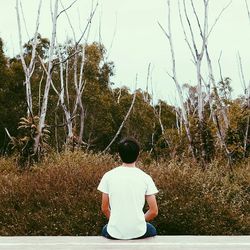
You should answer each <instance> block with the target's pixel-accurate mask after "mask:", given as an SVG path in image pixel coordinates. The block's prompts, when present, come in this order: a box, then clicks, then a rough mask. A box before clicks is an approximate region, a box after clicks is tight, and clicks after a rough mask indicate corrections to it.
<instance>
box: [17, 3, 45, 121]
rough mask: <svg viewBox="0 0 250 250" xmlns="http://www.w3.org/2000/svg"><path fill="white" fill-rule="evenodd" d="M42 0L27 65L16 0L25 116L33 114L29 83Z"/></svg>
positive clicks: (32, 68) (33, 63)
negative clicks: (25, 107) (25, 105)
mask: <svg viewBox="0 0 250 250" xmlns="http://www.w3.org/2000/svg"><path fill="white" fill-rule="evenodd" d="M41 4H42V0H40V2H39V7H38V12H37V20H36V29H35V33H34V38H32V53H31V59H30V63H29V65H28V66H27V65H26V62H25V60H24V56H23V47H22V29H21V22H20V14H19V1H18V0H16V13H17V25H18V34H19V49H20V58H21V62H22V67H23V71H24V74H25V82H24V85H25V88H26V102H27V105H28V107H27V116H28V117H29V116H30V115H31V116H33V105H32V93H31V83H30V79H31V76H32V74H33V72H34V69H35V56H36V47H37V36H38V28H39V19H40V10H41Z"/></svg>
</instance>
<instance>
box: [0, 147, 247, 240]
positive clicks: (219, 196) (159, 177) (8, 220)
mask: <svg viewBox="0 0 250 250" xmlns="http://www.w3.org/2000/svg"><path fill="white" fill-rule="evenodd" d="M118 164H119V163H117V162H115V160H114V159H113V158H112V157H111V156H108V155H101V154H95V155H94V154H84V153H82V152H74V153H69V152H67V153H64V154H61V155H51V156H50V157H49V158H47V159H46V160H45V161H44V162H43V163H40V164H39V165H36V166H34V167H32V168H31V169H29V170H25V171H20V170H18V168H16V166H15V161H14V159H6V158H2V159H0V200H1V202H0V235H12V236H13V235H99V234H100V231H101V228H102V226H103V225H104V224H105V223H106V222H107V221H106V219H105V218H104V216H103V215H102V214H101V211H100V203H101V194H100V193H99V192H98V191H97V190H96V188H97V185H98V184H99V181H100V179H101V177H102V176H103V174H104V173H105V172H106V171H108V170H110V169H111V168H112V167H115V166H117V165H118ZM138 165H139V166H140V167H141V168H142V169H144V170H145V171H146V172H147V173H149V174H150V175H151V176H152V177H153V179H154V180H155V182H156V185H157V187H158V189H159V190H160V192H159V194H158V196H157V199H158V204H159V215H158V217H157V219H155V221H153V222H152V223H153V224H154V225H155V226H156V227H157V229H158V233H159V234H207V235H218V234H221V235H224V234H228V235H237V234H249V233H250V224H249V219H250V217H249V203H248V201H249V192H250V190H249V180H250V178H249V170H250V166H249V164H242V166H235V172H234V175H229V174H228V169H227V168H226V167H223V166H220V165H219V163H218V162H216V161H214V162H213V163H211V164H210V165H209V166H208V167H207V169H206V170H205V171H202V170H201V169H200V168H199V167H198V166H196V165H195V164H193V163H192V162H191V161H190V162H189V161H188V160H186V162H185V161H183V162H178V161H175V160H173V161H170V162H162V163H158V164H156V163H150V164H149V165H146V166H143V164H142V163H139V164H138Z"/></svg>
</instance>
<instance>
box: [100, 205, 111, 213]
mask: <svg viewBox="0 0 250 250" xmlns="http://www.w3.org/2000/svg"><path fill="white" fill-rule="evenodd" d="M101 210H102V212H103V213H104V214H107V213H108V212H109V206H106V205H102V207H101Z"/></svg>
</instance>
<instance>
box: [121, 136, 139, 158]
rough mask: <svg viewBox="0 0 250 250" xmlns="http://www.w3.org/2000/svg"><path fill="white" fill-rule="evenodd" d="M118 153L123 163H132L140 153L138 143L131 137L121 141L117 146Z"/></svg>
mask: <svg viewBox="0 0 250 250" xmlns="http://www.w3.org/2000/svg"><path fill="white" fill-rule="evenodd" d="M118 152H119V155H120V157H121V159H122V162H124V163H133V162H135V161H136V160H137V157H138V155H139V152H140V145H139V143H138V141H137V140H136V139H134V138H132V137H126V138H124V139H122V140H121V141H120V142H119V144H118Z"/></svg>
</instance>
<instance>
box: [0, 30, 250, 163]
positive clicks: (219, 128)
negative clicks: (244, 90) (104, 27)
mask: <svg viewBox="0 0 250 250" xmlns="http://www.w3.org/2000/svg"><path fill="white" fill-rule="evenodd" d="M38 41H39V42H38V44H37V55H36V58H35V62H34V65H35V67H34V69H33V70H34V71H33V72H32V73H33V74H32V76H31V78H30V83H31V84H30V85H31V93H32V109H31V107H30V108H28V107H27V106H28V105H27V100H26V93H25V86H24V83H25V74H24V71H23V68H22V63H21V60H20V57H19V56H16V57H14V58H8V57H6V55H5V54H4V44H3V41H2V40H1V42H0V72H1V73H0V75H1V78H0V102H1V110H0V112H1V114H0V117H1V122H0V142H1V145H0V148H1V154H2V155H5V154H10V153H12V152H16V153H17V154H19V156H20V159H21V161H24V162H26V160H27V159H36V157H35V156H36V154H35V152H34V140H35V137H36V135H37V133H38V131H37V130H38V128H37V127H38V125H39V114H40V109H41V102H42V100H43V91H42V90H43V89H44V87H45V84H46V68H45V67H46V60H47V56H48V49H49V44H50V42H49V40H48V39H46V38H42V37H41V36H40V35H39V36H38ZM31 43H32V41H29V42H27V43H26V44H25V45H24V54H23V57H24V60H25V63H26V64H29V63H30V60H31V53H32V47H31ZM80 48H81V49H82V51H81V53H78V54H77V62H76V61H75V60H76V59H75V57H71V58H69V59H68V60H67V61H66V62H65V63H61V64H60V61H59V59H58V58H56V59H54V61H53V63H54V64H53V65H54V67H53V74H52V83H53V87H51V89H50V92H49V99H48V110H47V115H46V124H45V127H44V130H43V135H42V139H41V142H40V154H41V155H43V154H46V153H48V152H49V151H51V150H56V151H57V152H61V151H62V150H65V149H66V148H68V149H70V150H74V149H78V148H81V149H82V150H84V151H86V150H91V151H104V150H105V151H110V152H114V150H115V143H114V144H112V145H111V146H110V148H107V146H108V145H109V144H110V142H111V141H112V139H113V138H114V137H115V135H116V133H117V131H120V133H119V134H118V135H117V137H116V138H115V141H118V140H119V139H120V138H121V137H123V136H126V135H130V136H134V137H135V138H137V139H138V140H139V141H140V143H141V146H142V149H143V151H145V152H147V153H148V154H150V155H151V156H152V157H153V158H160V157H175V156H176V157H184V156H190V157H192V153H193V157H194V158H195V159H196V160H198V161H201V160H202V161H205V162H208V161H210V160H212V159H213V158H214V157H224V158H225V159H230V161H233V160H239V159H242V158H245V157H248V156H249V153H250V141H249V140H250V133H249V99H246V98H245V96H241V97H239V98H237V99H234V100H233V99H232V98H231V91H232V89H231V87H230V83H231V80H230V78H228V77H226V78H223V79H222V80H221V81H220V82H218V83H217V84H216V86H214V87H213V88H212V90H211V93H210V96H208V94H207V93H203V96H204V111H203V112H204V120H203V123H202V126H201V124H200V123H199V118H198V114H197V112H198V108H197V106H198V95H197V88H196V87H195V86H189V85H187V84H185V85H183V87H182V88H183V91H185V92H186V94H187V98H186V99H185V103H184V105H185V108H186V110H187V117H188V125H189V129H190V135H191V140H192V141H191V144H189V142H188V137H187V135H186V131H185V129H184V125H183V119H182V116H181V110H180V108H179V107H173V106H170V105H168V104H167V103H166V102H164V101H162V100H159V101H158V103H157V104H154V103H153V102H152V95H150V94H149V93H148V92H147V91H143V90H141V89H138V90H136V92H135V93H131V92H130V90H129V89H128V88H127V87H122V88H114V87H112V84H113V83H112V82H111V80H110V79H111V77H112V75H113V74H114V72H115V66H114V63H113V62H110V61H106V60H105V58H106V55H105V53H106V50H105V48H104V46H103V45H101V44H98V43H92V44H85V45H81V46H80ZM74 50H75V48H74V45H73V44H72V43H71V42H70V41H69V43H68V44H63V45H60V47H58V48H57V52H58V53H61V54H60V55H61V57H63V58H67V57H68V55H71V54H72V53H73V54H74ZM61 60H64V59H61ZM41 62H42V63H41ZM79 78H81V79H80V81H81V83H80V84H81V86H80V87H81V89H78V87H77V86H78V85H77V84H78V81H79ZM78 91H80V95H78ZM78 97H79V98H81V99H80V100H78ZM209 99H212V105H210V104H211V103H209V102H211V100H209ZM129 111H130V112H129ZM222 111H223V112H222ZM224 114H225V117H224V116H223V115H224ZM213 116H214V117H213ZM125 117H126V118H127V119H124V118H125ZM213 118H215V119H214V120H213ZM225 118H226V120H227V123H225ZM119 129H120V130H119ZM202 151H204V152H205V154H204V155H203V153H202ZM202 157H203V158H202Z"/></svg>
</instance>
